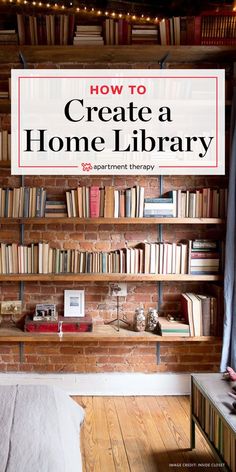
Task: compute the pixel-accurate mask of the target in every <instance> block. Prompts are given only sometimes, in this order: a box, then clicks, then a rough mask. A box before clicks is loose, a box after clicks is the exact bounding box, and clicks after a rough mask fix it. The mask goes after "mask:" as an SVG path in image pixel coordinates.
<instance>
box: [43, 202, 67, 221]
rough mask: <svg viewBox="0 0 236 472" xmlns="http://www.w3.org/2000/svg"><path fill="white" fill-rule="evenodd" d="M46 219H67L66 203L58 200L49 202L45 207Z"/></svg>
mask: <svg viewBox="0 0 236 472" xmlns="http://www.w3.org/2000/svg"><path fill="white" fill-rule="evenodd" d="M44 216H45V218H66V217H67V216H68V215H67V208H66V203H65V202H63V201H58V200H47V201H46V205H45V214H44Z"/></svg>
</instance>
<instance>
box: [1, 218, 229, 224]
mask: <svg viewBox="0 0 236 472" xmlns="http://www.w3.org/2000/svg"><path fill="white" fill-rule="evenodd" d="M15 223H24V224H34V223H35V224H37V225H45V224H51V223H61V224H71V223H72V224H81V225H84V224H98V225H102V224H108V225H129V224H135V225H153V224H154V225H155V224H157V225H159V224H175V225H176V224H186V225H192V224H194V225H195V224H204V225H205V224H210V225H216V224H217V225H219V224H220V225H223V224H225V220H224V219H222V218H69V217H66V218H1V220H0V224H2V225H8V224H15Z"/></svg>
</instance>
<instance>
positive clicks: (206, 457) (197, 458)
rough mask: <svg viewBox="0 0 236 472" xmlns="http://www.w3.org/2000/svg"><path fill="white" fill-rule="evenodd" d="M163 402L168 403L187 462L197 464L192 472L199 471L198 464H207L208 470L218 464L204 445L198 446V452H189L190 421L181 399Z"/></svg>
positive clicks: (169, 398) (172, 398)
mask: <svg viewBox="0 0 236 472" xmlns="http://www.w3.org/2000/svg"><path fill="white" fill-rule="evenodd" d="M161 401H162V399H161ZM163 401H166V402H167V409H168V411H169V414H170V415H171V420H172V427H173V428H174V429H175V431H178V434H179V438H180V447H181V448H182V449H183V450H184V456H185V462H187V463H192V464H196V466H195V467H191V470H196V471H197V470H199V468H200V467H199V466H198V464H207V465H206V468H208V466H209V464H211V463H213V462H214V463H216V461H215V460H214V459H213V458H212V456H211V455H210V454H209V453H208V451H207V450H206V448H205V447H203V446H202V443H200V445H198V449H197V450H196V449H194V450H192V451H191V450H189V420H188V419H187V420H186V417H185V411H184V409H183V408H182V406H181V404H180V402H179V397H166V398H165V399H164V400H163ZM168 405H169V408H168ZM214 470H216V471H218V468H217V467H216V468H214Z"/></svg>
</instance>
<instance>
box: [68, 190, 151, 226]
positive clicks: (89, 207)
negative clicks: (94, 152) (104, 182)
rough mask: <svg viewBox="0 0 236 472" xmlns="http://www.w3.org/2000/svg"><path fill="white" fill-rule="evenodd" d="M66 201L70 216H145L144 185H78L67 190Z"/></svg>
mask: <svg viewBox="0 0 236 472" xmlns="http://www.w3.org/2000/svg"><path fill="white" fill-rule="evenodd" d="M66 203H67V212H68V217H69V218H70V217H79V218H98V217H104V218H119V217H127V218H130V217H131V218H135V217H137V218H138V217H142V216H143V207H144V187H140V186H138V185H137V186H135V187H133V188H131V189H126V190H116V189H115V188H114V187H112V186H106V187H105V188H99V187H98V186H92V187H85V186H83V187H78V188H77V189H75V190H68V191H67V192H66Z"/></svg>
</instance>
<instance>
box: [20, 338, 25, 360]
mask: <svg viewBox="0 0 236 472" xmlns="http://www.w3.org/2000/svg"><path fill="white" fill-rule="evenodd" d="M24 361H25V343H24V342H22V341H20V342H19V362H20V364H22V362H24Z"/></svg>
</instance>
